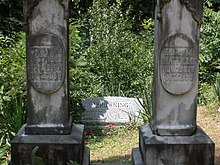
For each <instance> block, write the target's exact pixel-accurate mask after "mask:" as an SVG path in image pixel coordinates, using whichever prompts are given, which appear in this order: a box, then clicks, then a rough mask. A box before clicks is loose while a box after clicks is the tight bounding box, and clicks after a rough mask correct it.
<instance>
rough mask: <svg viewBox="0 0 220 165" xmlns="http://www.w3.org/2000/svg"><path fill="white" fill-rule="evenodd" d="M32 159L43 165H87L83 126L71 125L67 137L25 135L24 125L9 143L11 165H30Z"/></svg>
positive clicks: (87, 150)
mask: <svg viewBox="0 0 220 165" xmlns="http://www.w3.org/2000/svg"><path fill="white" fill-rule="evenodd" d="M34 150H35V151H36V153H35V154H34ZM33 159H35V160H38V161H41V162H42V161H43V163H44V164H45V165H61V164H62V165H66V164H67V162H69V161H70V160H71V161H74V162H75V163H77V164H80V165H89V163H90V156H89V149H88V148H85V147H84V126H83V125H77V124H73V125H72V130H71V133H70V134H68V135H26V134H25V125H24V126H23V127H22V128H21V130H20V131H19V132H18V134H17V135H16V136H15V138H14V139H13V140H12V142H11V165H31V164H32V160H33ZM37 164H40V163H39V162H38V163H37Z"/></svg>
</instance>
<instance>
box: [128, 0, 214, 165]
mask: <svg viewBox="0 0 220 165" xmlns="http://www.w3.org/2000/svg"><path fill="white" fill-rule="evenodd" d="M202 10H203V0H157V2H156V9H155V36H154V38H155V40H154V41H155V51H154V53H155V54H154V56H155V58H154V91H153V101H152V104H153V115H152V118H151V120H150V124H149V125H144V126H142V127H141V128H140V143H139V144H140V145H139V148H138V149H133V151H132V160H133V164H135V165H137V164H140V162H141V163H143V164H145V165H191V164H192V165H213V164H214V143H213V141H212V140H211V139H210V138H209V137H208V136H207V135H206V134H205V132H203V131H202V129H201V128H200V127H197V124H196V111H197V92H198V58H199V29H200V24H201V19H202Z"/></svg>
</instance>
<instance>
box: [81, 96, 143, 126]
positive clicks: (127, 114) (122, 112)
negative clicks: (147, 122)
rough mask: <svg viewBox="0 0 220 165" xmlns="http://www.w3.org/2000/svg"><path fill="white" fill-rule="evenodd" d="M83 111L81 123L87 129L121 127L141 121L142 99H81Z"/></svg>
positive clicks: (113, 97) (109, 97) (110, 97)
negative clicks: (110, 126) (109, 125)
mask: <svg viewBox="0 0 220 165" xmlns="http://www.w3.org/2000/svg"><path fill="white" fill-rule="evenodd" d="M81 102H82V105H83V107H84V109H85V111H84V112H83V115H82V123H83V124H85V126H87V127H97V126H98V127H106V126H108V124H114V125H115V126H121V125H123V124H126V123H129V122H138V121H141V110H142V109H143V107H142V105H143V99H137V98H129V97H115V96H108V97H98V98H87V99H82V101H81Z"/></svg>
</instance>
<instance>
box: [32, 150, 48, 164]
mask: <svg viewBox="0 0 220 165" xmlns="http://www.w3.org/2000/svg"><path fill="white" fill-rule="evenodd" d="M38 150H39V147H38V146H36V147H34V148H33V150H32V152H31V157H32V165H45V163H44V161H43V158H42V157H40V156H37V151H38Z"/></svg>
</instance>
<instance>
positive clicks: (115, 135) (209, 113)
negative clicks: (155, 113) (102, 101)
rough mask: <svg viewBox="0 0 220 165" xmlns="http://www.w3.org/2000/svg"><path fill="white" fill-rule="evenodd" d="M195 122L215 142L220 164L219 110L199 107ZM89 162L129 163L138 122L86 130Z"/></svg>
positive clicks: (135, 139)
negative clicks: (116, 127)
mask: <svg viewBox="0 0 220 165" xmlns="http://www.w3.org/2000/svg"><path fill="white" fill-rule="evenodd" d="M197 124H198V125H199V126H200V127H202V129H203V130H204V131H205V132H206V133H207V134H208V135H209V137H210V138H211V139H212V140H213V141H214V143H215V162H216V163H215V165H220V137H219V132H220V112H219V111H218V107H216V106H215V107H205V106H204V107H199V108H198V112H197ZM86 143H87V146H88V147H89V148H90V154H91V155H90V159H91V163H131V149H132V148H136V147H138V143H139V142H138V124H135V125H132V124H129V125H126V126H124V127H122V128H120V129H115V128H114V125H109V130H108V131H107V130H105V131H104V130H92V131H88V132H87V138H86Z"/></svg>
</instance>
